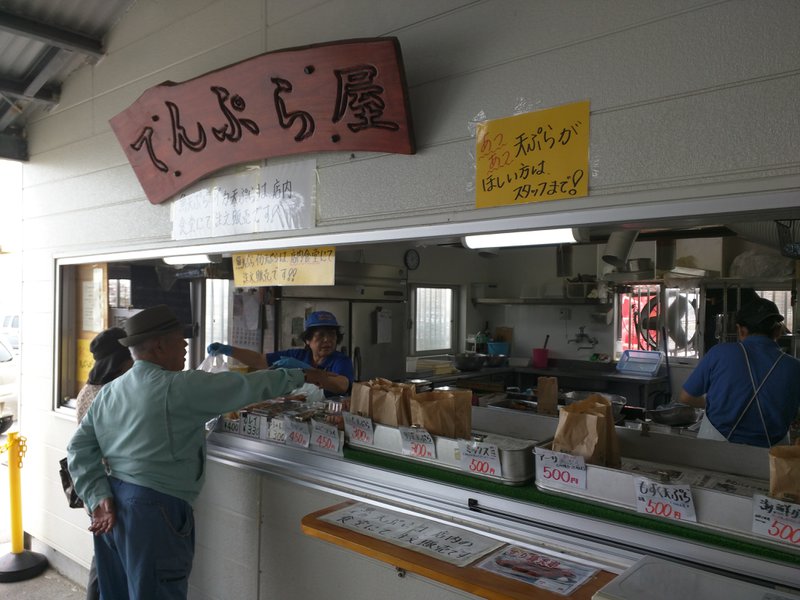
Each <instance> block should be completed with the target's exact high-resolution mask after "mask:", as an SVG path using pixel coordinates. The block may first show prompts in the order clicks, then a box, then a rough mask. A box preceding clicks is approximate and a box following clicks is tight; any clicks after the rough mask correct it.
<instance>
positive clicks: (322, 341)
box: [208, 310, 353, 396]
mask: <svg viewBox="0 0 800 600" xmlns="http://www.w3.org/2000/svg"><path fill="white" fill-rule="evenodd" d="M304 325H305V327H304V330H303V334H302V336H301V337H302V339H303V341H304V342H305V346H304V347H302V348H289V349H287V350H279V351H277V352H268V353H267V354H266V355H264V354H261V353H260V352H256V351H254V350H248V349H246V348H239V347H237V346H229V345H227V344H221V343H219V342H214V343H212V344H210V345H209V346H208V353H209V354H225V355H226V356H232V357H233V358H235V359H236V360H238V361H240V362H242V363H244V364H245V365H247V366H248V367H250V368H252V369H266V368H268V367H282V368H286V369H292V368H297V369H307V368H309V367H312V368H315V369H320V370H322V371H323V372H324V373H323V374H324V375H325V376H324V377H322V383H318V384H317V385H319V387H321V388H322V389H323V390H324V391H325V395H326V396H341V395H343V394H347V393H349V392H350V388H351V387H352V385H353V361H351V360H350V357H349V356H347V355H346V354H345V353H343V352H339V351H338V350H337V349H336V347H337V346H338V345H339V344H340V343H341V341H342V328H341V326H340V325H339V323H338V321H337V320H336V316H335V315H334V314H333V313H330V312H328V311H326V310H318V311H315V312H312V313H311V314H309V315H308V317H306V320H305V323H304Z"/></svg>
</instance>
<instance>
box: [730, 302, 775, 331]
mask: <svg viewBox="0 0 800 600" xmlns="http://www.w3.org/2000/svg"><path fill="white" fill-rule="evenodd" d="M770 318H771V319H772V320H773V321H775V323H780V322H781V321H783V320H784V319H783V315H782V314H781V311H779V310H778V307H777V305H776V304H775V303H774V302H772V301H770V300H767V299H766V298H756V299H755V300H753V301H752V302H748V303H747V304H745V305H744V306H743V307H742V308H741V310H739V312H738V313H736V322H737V323H738V324H739V325H744V326H745V327H747V328H753V327H756V326H757V325H760V324H761V323H763V322H764V321H766V320H767V319H770Z"/></svg>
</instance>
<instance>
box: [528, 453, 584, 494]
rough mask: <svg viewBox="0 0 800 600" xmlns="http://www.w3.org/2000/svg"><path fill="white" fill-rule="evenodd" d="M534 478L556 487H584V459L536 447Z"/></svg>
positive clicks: (582, 488)
mask: <svg viewBox="0 0 800 600" xmlns="http://www.w3.org/2000/svg"><path fill="white" fill-rule="evenodd" d="M536 479H537V480H538V481H542V482H547V483H548V484H553V485H555V486H557V487H564V488H578V489H581V490H585V489H586V461H584V460H583V457H582V456H572V455H571V454H566V453H564V452H554V451H553V450H547V449H545V448H536Z"/></svg>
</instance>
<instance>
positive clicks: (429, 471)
mask: <svg viewBox="0 0 800 600" xmlns="http://www.w3.org/2000/svg"><path fill="white" fill-rule="evenodd" d="M344 457H345V458H346V459H347V460H352V461H353V462H358V463H363V464H366V465H371V466H374V467H378V468H381V469H387V470H390V471H396V472H398V473H404V474H406V475H411V476H413V477H420V478H423V479H430V480H432V481H436V482H438V483H447V484H452V485H455V486H458V487H461V488H467V489H472V490H477V491H481V492H485V493H487V494H493V495H495V496H500V497H503V498H512V499H514V500H520V501H522V502H529V503H531V504H538V505H540V506H546V507H549V508H554V509H558V510H560V511H564V512H573V513H577V514H581V515H586V516H589V517H594V518H597V519H603V520H605V521H612V522H615V523H620V524H623V525H629V526H633V527H638V528H640V529H647V530H650V531H656V532H658V533H664V534H667V535H671V536H674V537H681V538H685V539H688V540H692V541H695V542H699V543H703V544H707V545H710V546H717V547H721V548H725V549H726V550H730V551H733V552H739V553H742V554H749V555H752V556H757V557H759V558H764V559H769V560H773V561H777V562H783V563H789V564H797V565H800V556H797V555H796V554H791V553H789V552H783V551H781V550H780V549H778V548H772V547H766V546H761V545H758V544H754V543H750V542H747V541H745V540H741V539H738V538H734V537H728V536H726V535H724V534H720V533H715V532H711V531H709V530H707V529H702V528H699V527H697V528H695V527H691V526H687V525H681V524H678V523H676V522H675V521H668V520H666V519H658V518H655V517H648V516H645V515H641V514H639V513H636V512H629V511H625V510H619V509H615V508H612V507H609V506H605V505H602V504H596V503H594V502H591V501H586V500H580V499H576V498H572V497H569V496H563V495H557V494H552V493H545V492H543V491H541V490H539V489H538V488H537V487H536V486H535V485H534V484H533V482H532V481H531V482H529V483H526V484H525V485H521V486H510V485H505V484H502V483H496V482H494V481H491V480H489V479H483V478H480V477H473V476H470V475H465V474H462V473H459V472H457V471H451V470H448V469H443V468H439V467H434V466H430V465H426V464H422V463H419V462H414V461H412V460H408V459H404V458H394V457H391V456H386V455H385V454H378V453H375V452H370V451H368V450H361V449H356V448H351V447H348V446H345V448H344Z"/></svg>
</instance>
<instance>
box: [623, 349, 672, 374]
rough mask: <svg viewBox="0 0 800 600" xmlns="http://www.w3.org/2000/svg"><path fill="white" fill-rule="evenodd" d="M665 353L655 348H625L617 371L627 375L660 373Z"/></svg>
mask: <svg viewBox="0 0 800 600" xmlns="http://www.w3.org/2000/svg"><path fill="white" fill-rule="evenodd" d="M663 358H664V355H663V354H662V353H661V352H657V351H653V350H625V352H623V353H622V356H621V357H620V359H619V362H618V363H617V371H619V372H620V373H625V374H626V375H649V376H653V375H655V374H656V373H658V369H659V368H660V367H661V361H662V359H663Z"/></svg>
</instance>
